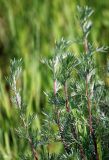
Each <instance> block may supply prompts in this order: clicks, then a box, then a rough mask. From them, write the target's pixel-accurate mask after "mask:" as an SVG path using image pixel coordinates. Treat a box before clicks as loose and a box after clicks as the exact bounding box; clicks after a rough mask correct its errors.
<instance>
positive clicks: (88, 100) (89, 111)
mask: <svg viewBox="0 0 109 160" xmlns="http://www.w3.org/2000/svg"><path fill="white" fill-rule="evenodd" d="M84 50H85V52H86V54H88V50H89V49H88V41H87V39H86V38H85V39H84ZM88 83H89V82H88V75H86V97H87V105H88V113H89V128H90V134H91V136H92V140H93V143H94V149H95V155H96V160H99V155H98V151H97V142H96V136H95V133H94V129H93V126H92V113H91V101H90V96H89V92H88Z"/></svg>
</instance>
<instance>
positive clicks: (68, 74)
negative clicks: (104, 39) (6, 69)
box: [7, 7, 109, 160]
mask: <svg viewBox="0 0 109 160" xmlns="http://www.w3.org/2000/svg"><path fill="white" fill-rule="evenodd" d="M77 8H78V12H79V14H78V16H77V18H78V21H79V25H80V29H81V32H80V36H79V37H77V39H75V40H73V41H68V40H65V39H64V38H62V39H61V40H60V41H57V42H56V44H55V49H54V54H53V56H52V57H51V58H50V59H42V63H44V64H46V65H47V66H48V68H49V69H50V71H51V74H52V86H53V87H52V90H51V91H48V90H47V92H44V93H45V95H46V96H47V99H48V104H47V107H48V108H49V109H46V110H45V111H44V110H43V112H42V117H43V118H42V119H43V120H42V121H41V125H40V127H39V128H38V126H37V127H34V125H35V123H36V121H38V118H37V116H36V115H34V114H33V115H32V114H31V113H29V112H28V110H27V105H26V104H25V99H24V97H23V94H22V93H23V91H22V92H21V91H20V90H19V87H18V86H19V85H21V86H22V81H19V75H20V74H21V63H22V60H21V59H19V60H15V59H14V60H12V61H11V67H10V77H9V78H8V79H7V80H8V82H9V85H10V88H11V90H12V91H11V95H12V101H13V102H14V104H15V106H16V111H15V113H16V119H18V120H19V121H18V124H16V132H17V134H18V135H19V137H20V139H19V140H21V141H22V139H23V141H24V142H22V143H25V144H26V145H27V147H26V148H25V152H23V154H22V153H20V155H19V153H18V155H19V156H18V159H19V158H20V159H29V160H30V159H35V160H39V159H41V160H43V159H44V160H46V159H47V160H48V159H49V160H50V159H52V160H53V159H54V160H57V159H60V160H61V159H69V160H70V159H71V160H73V159H74V160H75V159H78V160H79V159H83V160H89V159H90V160H91V159H92V160H102V159H104V160H106V159H108V158H109V153H108V150H109V142H108V141H107V138H108V136H109V131H108V126H109V115H108V112H107V111H106V107H108V102H109V100H108V94H109V93H108V90H107V86H106V85H105V83H104V81H103V80H101V79H100V77H99V75H98V66H97V64H96V60H95V58H96V55H97V54H103V53H104V54H105V53H106V52H107V51H108V47H105V46H102V47H95V46H94V44H93V43H92V42H90V41H89V35H90V31H91V28H92V23H91V21H90V16H91V15H92V13H93V10H92V9H91V8H90V7H77ZM80 37H81V38H80ZM74 43H76V44H77V45H78V46H81V47H80V48H81V51H80V52H79V53H78V54H75V52H74V51H73V52H72V45H73V44H74ZM34 120H35V123H34ZM55 145H56V146H58V147H59V148H58V150H57V149H54V146H55ZM16 159H17V157H16Z"/></svg>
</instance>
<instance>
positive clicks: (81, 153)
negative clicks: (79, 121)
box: [70, 116, 86, 160]
mask: <svg viewBox="0 0 109 160" xmlns="http://www.w3.org/2000/svg"><path fill="white" fill-rule="evenodd" d="M70 117H71V116H70ZM71 132H72V137H74V138H75V139H76V141H77V139H78V133H77V131H76V128H75V127H74V125H71ZM77 145H78V148H79V152H80V156H81V160H86V158H85V153H84V149H83V146H82V144H79V143H77Z"/></svg>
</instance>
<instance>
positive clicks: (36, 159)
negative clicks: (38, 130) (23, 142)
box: [28, 137, 38, 160]
mask: <svg viewBox="0 0 109 160" xmlns="http://www.w3.org/2000/svg"><path fill="white" fill-rule="evenodd" d="M28 141H29V144H30V147H31V151H32V154H33V157H34V159H35V160H38V154H37V152H36V150H35V148H34V144H33V142H32V139H31V138H30V137H29V138H28Z"/></svg>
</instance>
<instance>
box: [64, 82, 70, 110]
mask: <svg viewBox="0 0 109 160" xmlns="http://www.w3.org/2000/svg"><path fill="white" fill-rule="evenodd" d="M64 93H65V106H66V112H70V107H69V100H68V91H67V82H65V83H64Z"/></svg>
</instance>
